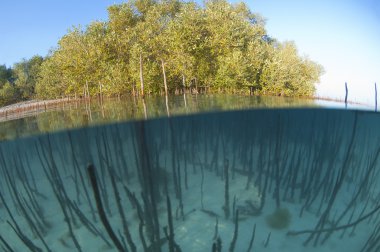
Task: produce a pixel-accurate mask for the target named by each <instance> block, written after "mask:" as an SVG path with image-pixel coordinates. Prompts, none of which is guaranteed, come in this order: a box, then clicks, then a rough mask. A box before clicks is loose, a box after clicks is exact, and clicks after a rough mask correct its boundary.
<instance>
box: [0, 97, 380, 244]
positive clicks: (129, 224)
mask: <svg viewBox="0 0 380 252" xmlns="http://www.w3.org/2000/svg"><path fill="white" fill-rule="evenodd" d="M225 103H226V102H224V103H221V104H220V103H218V104H219V105H218V106H224V105H225ZM158 104H160V105H159V106H157V107H160V108H161V109H163V111H164V112H163V114H165V111H166V108H165V105H164V106H162V103H158ZM189 104H191V103H190V102H189V103H188V105H189ZM237 106H240V105H237ZM153 107H154V106H152V107H149V106H147V108H149V109H147V111H149V112H148V113H150V115H154V116H159V115H161V114H160V113H159V112H154V111H159V110H158V109H157V110H154V109H153ZM189 107H190V105H189ZM189 107H188V108H189ZM214 107H215V108H216V106H214ZM239 108H240V107H239ZM112 111H114V110H112ZM160 111H161V110H160ZM172 111H174V109H173V110H172ZM93 113H94V114H93V116H94V115H95V114H99V113H100V112H96V113H95V112H94V111H93ZM161 113H162V112H161ZM171 113H172V115H173V114H175V113H173V112H171ZM181 113H183V111H181ZM184 113H186V111H185V112H184ZM94 117H95V116H94ZM94 117H93V118H94ZM100 117H101V116H100ZM140 117H141V111H140ZM142 117H144V115H142ZM123 120H124V119H123ZM379 124H380V117H379V114H377V113H374V112H369V111H351V110H335V109H317V108H314V109H310V108H309V109H307V108H303V109H259V110H258V109H254V110H236V111H232V112H217V113H202V114H196V115H188V116H177V117H169V118H168V117H164V118H157V119H151V120H134V121H130V122H120V123H112V124H105V125H99V126H96V127H85V128H81V129H76V130H70V131H61V132H59V133H55V134H44V135H38V136H34V137H29V138H22V139H18V140H13V141H4V142H2V143H0V165H1V170H0V192H1V196H2V200H0V203H1V204H0V236H1V237H3V240H4V241H5V242H6V243H7V245H9V246H10V247H11V248H13V249H14V250H15V251H24V250H26V244H25V243H28V244H29V246H32V245H33V246H36V247H38V248H41V249H43V251H46V250H47V249H51V250H52V251H80V250H82V251H109V250H110V251H117V250H116V248H115V245H114V242H112V240H111V238H110V236H109V235H108V234H107V232H106V229H105V228H104V226H103V225H102V223H101V221H100V218H99V213H98V210H96V204H95V198H94V195H93V187H92V186H91V184H90V181H89V175H88V169H87V167H88V165H89V164H93V165H94V167H95V169H94V171H95V172H96V174H97V182H98V187H99V188H100V198H101V200H102V202H103V206H104V209H105V213H106V216H107V218H108V219H109V222H110V223H111V227H112V229H113V231H114V232H115V233H116V237H117V238H118V239H119V240H120V243H121V244H122V246H125V247H128V251H130V250H131V247H132V246H131V244H132V243H133V244H134V246H136V247H137V251H143V250H144V249H143V248H144V244H146V246H147V247H151V248H152V247H154V245H156V247H155V249H153V250H149V251H159V247H160V246H158V245H157V244H161V245H162V251H169V243H170V242H169V241H168V240H170V239H169V237H174V242H175V244H177V245H178V246H179V247H180V248H181V250H182V251H212V246H213V244H215V245H214V246H217V244H218V240H220V241H221V243H222V248H223V249H222V251H227V250H228V249H230V250H231V249H232V250H234V251H247V249H248V247H249V244H250V242H251V239H252V237H253V236H252V234H253V230H254V227H255V235H254V239H253V243H252V244H253V245H252V247H253V250H252V251H379V247H380V243H379V240H380V239H379V238H380V233H379V228H380V218H379V217H380V212H379V209H380V190H379V172H380V168H379V167H380V166H379V165H380V164H379V153H380V147H379V144H378V143H379V140H380V134H379V131H378V129H377V125H379ZM167 199H169V200H170V207H169V204H168V200H167ZM119 204H120V205H119ZM7 209H9V211H8V210H7ZM23 209H24V210H23ZM169 210H170V211H169ZM277 210H278V211H277ZM121 213H122V214H121ZM123 215H124V217H122V216H123ZM170 216H171V218H170ZM236 217H238V218H236ZM123 218H125V225H123ZM236 219H238V221H236ZM171 221H172V222H173V229H171V228H170V224H169V223H170V222H171ZM236 224H237V225H236ZM17 226H19V229H18V228H17ZM11 227H13V228H14V230H15V231H12V230H11ZM126 228H127V229H128V231H126ZM70 230H71V231H70ZM165 230H166V231H165ZM235 230H237V231H235ZM165 232H166V234H167V237H166V235H165ZM235 232H236V239H234V233H235ZM125 233H130V240H129V241H128V238H127V237H128V235H125ZM173 235H174V236H173ZM22 238H23V239H24V242H22V241H21V240H22ZM25 238H26V239H25ZM25 240H26V241H27V242H25ZM28 241H29V242H28ZM44 243H45V245H44ZM4 244H5V243H4V242H1V241H0V245H1V246H3V247H6V245H4ZM30 244H32V245H30ZM152 244H153V245H152ZM5 251H6V250H5ZM36 251H38V250H36Z"/></svg>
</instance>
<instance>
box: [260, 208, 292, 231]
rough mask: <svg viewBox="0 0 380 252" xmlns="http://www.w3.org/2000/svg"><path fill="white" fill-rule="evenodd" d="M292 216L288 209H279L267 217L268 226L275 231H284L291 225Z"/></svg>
mask: <svg viewBox="0 0 380 252" xmlns="http://www.w3.org/2000/svg"><path fill="white" fill-rule="evenodd" d="M291 219H292V215H291V214H290V212H289V210H288V209H287V208H278V209H276V211H274V213H273V214H271V215H268V216H267V217H266V222H267V224H268V225H269V226H270V227H271V228H274V229H284V228H287V227H288V226H289V225H290V221H291Z"/></svg>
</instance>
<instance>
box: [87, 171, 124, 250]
mask: <svg viewBox="0 0 380 252" xmlns="http://www.w3.org/2000/svg"><path fill="white" fill-rule="evenodd" d="M87 172H88V175H89V177H90V181H91V186H92V190H93V192H94V197H95V201H96V207H97V209H98V212H99V217H100V220H101V221H102V223H103V226H104V228H105V229H106V231H107V233H108V235H109V236H110V238H111V240H112V241H113V243H114V244H115V246H116V248H117V249H118V250H119V251H120V252H124V251H125V250H124V247H123V245H122V244H121V242H120V241H119V239H118V238H117V236H116V235H115V233H114V232H113V230H112V228H111V225H110V223H109V222H108V219H107V216H106V213H105V211H104V208H103V204H102V200H101V198H100V192H99V187H98V182H97V180H96V174H95V167H94V165H92V164H91V165H89V166H88V167H87Z"/></svg>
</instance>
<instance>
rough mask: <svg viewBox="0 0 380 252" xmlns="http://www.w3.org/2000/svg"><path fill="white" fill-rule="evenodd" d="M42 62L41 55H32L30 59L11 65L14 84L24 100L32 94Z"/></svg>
mask: <svg viewBox="0 0 380 252" xmlns="http://www.w3.org/2000/svg"><path fill="white" fill-rule="evenodd" d="M42 62H43V58H42V57H41V56H34V57H32V58H31V59H30V60H25V59H23V60H22V61H21V62H19V63H16V64H15V65H14V66H13V74H14V76H15V86H16V88H17V89H18V90H19V93H20V98H21V99H24V100H26V99H30V98H32V97H33V96H34V94H35V86H36V84H37V81H38V78H39V74H40V69H41V64H42Z"/></svg>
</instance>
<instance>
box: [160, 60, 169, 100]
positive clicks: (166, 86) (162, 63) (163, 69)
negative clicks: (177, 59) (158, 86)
mask: <svg viewBox="0 0 380 252" xmlns="http://www.w3.org/2000/svg"><path fill="white" fill-rule="evenodd" d="M161 65H162V73H163V75H164V87H165V95H166V96H168V85H167V83H166V73H165V63H164V60H163V59H161Z"/></svg>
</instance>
